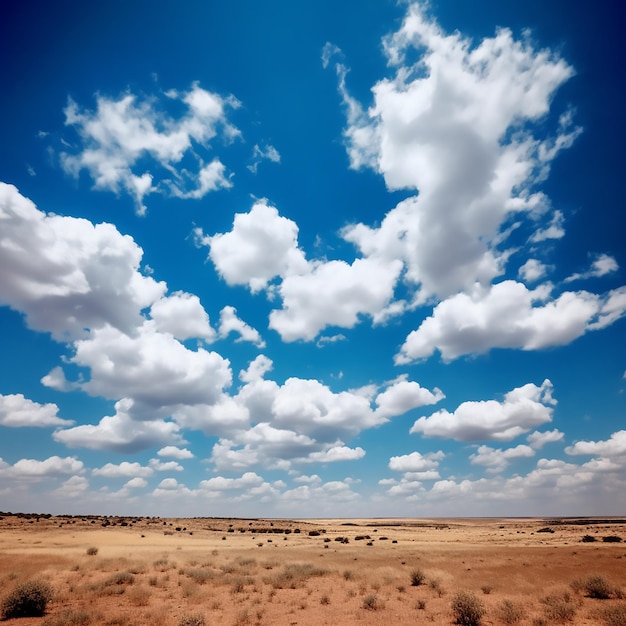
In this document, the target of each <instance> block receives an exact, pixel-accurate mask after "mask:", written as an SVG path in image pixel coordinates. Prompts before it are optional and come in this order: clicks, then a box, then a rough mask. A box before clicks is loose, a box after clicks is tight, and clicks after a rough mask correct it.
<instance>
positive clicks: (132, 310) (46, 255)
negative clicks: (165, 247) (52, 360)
mask: <svg viewBox="0 0 626 626" xmlns="http://www.w3.org/2000/svg"><path fill="white" fill-rule="evenodd" d="M142 254H143V251H142V249H141V248H140V247H139V246H138V245H137V244H136V243H135V242H134V241H133V239H132V237H129V236H128V235H122V234H120V233H119V232H118V230H117V229H116V228H115V226H113V225H111V224H97V225H94V224H92V223H91V222H89V221H88V220H85V219H77V218H73V217H63V216H60V215H52V214H46V213H43V212H42V211H40V210H38V209H37V207H35V205H34V204H33V203H32V202H31V201H30V200H28V199H27V198H25V197H24V196H22V195H21V194H20V193H19V191H18V190H17V189H16V188H15V187H14V186H13V185H7V184H5V183H0V266H2V268H3V271H2V273H1V274H0V305H2V304H3V305H8V306H10V307H11V308H13V309H15V310H17V311H20V312H23V313H24V314H25V315H26V320H27V323H28V326H29V327H30V328H32V329H34V330H40V331H44V332H50V333H52V335H53V337H54V338H55V339H57V340H59V341H67V340H68V339H73V338H77V337H81V336H84V334H85V329H95V328H101V327H103V326H104V325H107V324H110V325H112V326H114V327H116V328H119V329H121V330H123V331H125V332H129V331H131V330H132V329H133V328H134V327H135V326H136V325H137V324H139V323H141V321H142V317H141V311H142V309H144V308H146V307H148V306H150V305H151V304H152V303H153V302H155V301H156V300H158V299H159V298H160V297H161V296H162V295H163V294H164V292H165V290H166V285H165V283H162V282H156V281H155V280H154V279H152V278H150V277H148V276H143V275H142V274H141V273H140V272H139V265H140V262H141V257H142Z"/></svg>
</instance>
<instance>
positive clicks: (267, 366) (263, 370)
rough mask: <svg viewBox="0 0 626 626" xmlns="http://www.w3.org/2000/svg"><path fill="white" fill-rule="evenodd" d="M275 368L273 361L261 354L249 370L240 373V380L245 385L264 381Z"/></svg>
mask: <svg viewBox="0 0 626 626" xmlns="http://www.w3.org/2000/svg"><path fill="white" fill-rule="evenodd" d="M273 366H274V364H273V363H272V360H271V359H269V358H268V357H266V356H265V355H264V354H259V356H257V357H256V358H255V359H254V360H253V361H252V362H251V363H250V365H249V366H248V369H247V370H241V372H239V380H241V381H242V382H244V383H252V382H255V381H257V380H262V379H263V376H265V374H267V372H269V371H270V370H271V369H272V367H273Z"/></svg>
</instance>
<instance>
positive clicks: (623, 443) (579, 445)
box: [565, 430, 626, 458]
mask: <svg viewBox="0 0 626 626" xmlns="http://www.w3.org/2000/svg"><path fill="white" fill-rule="evenodd" d="M565 452H566V454H570V455H579V454H597V455H599V456H602V457H609V458H611V457H619V456H623V455H626V430H618V431H617V432H615V433H613V434H612V435H611V437H610V438H609V439H607V440H605V441H577V442H576V443H575V444H574V445H573V446H568V447H567V448H565Z"/></svg>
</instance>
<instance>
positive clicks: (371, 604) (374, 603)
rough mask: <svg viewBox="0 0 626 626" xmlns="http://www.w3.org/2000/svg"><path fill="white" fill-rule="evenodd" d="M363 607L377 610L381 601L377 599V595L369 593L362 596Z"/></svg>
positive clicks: (380, 606)
mask: <svg viewBox="0 0 626 626" xmlns="http://www.w3.org/2000/svg"><path fill="white" fill-rule="evenodd" d="M361 606H362V607H363V608H364V609H367V610H368V611H377V610H378V609H381V608H382V605H381V602H380V600H379V599H378V596H377V595H375V594H373V593H371V594H369V595H367V596H365V597H364V598H363V603H362V605H361Z"/></svg>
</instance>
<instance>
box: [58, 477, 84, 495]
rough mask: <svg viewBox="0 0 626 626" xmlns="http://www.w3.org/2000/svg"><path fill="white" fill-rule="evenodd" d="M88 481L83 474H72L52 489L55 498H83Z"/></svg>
mask: <svg viewBox="0 0 626 626" xmlns="http://www.w3.org/2000/svg"><path fill="white" fill-rule="evenodd" d="M88 489H89V481H88V480H87V479H86V478H85V477H84V476H72V477H71V478H68V479H67V480H66V481H64V482H63V484H62V485H61V486H60V487H59V488H58V489H55V490H54V491H53V494H54V496H55V498H84V496H85V494H87V493H88Z"/></svg>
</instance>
